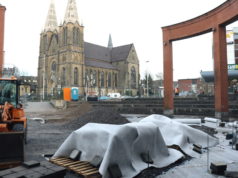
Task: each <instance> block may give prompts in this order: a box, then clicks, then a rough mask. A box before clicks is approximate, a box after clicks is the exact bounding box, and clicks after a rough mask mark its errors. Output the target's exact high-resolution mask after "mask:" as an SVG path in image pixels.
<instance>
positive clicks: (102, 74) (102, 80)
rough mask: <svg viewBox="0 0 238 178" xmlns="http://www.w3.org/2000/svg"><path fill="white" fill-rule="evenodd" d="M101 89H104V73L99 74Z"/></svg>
mask: <svg viewBox="0 0 238 178" xmlns="http://www.w3.org/2000/svg"><path fill="white" fill-rule="evenodd" d="M101 87H104V72H101Z"/></svg>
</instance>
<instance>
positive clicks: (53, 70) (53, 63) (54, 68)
mask: <svg viewBox="0 0 238 178" xmlns="http://www.w3.org/2000/svg"><path fill="white" fill-rule="evenodd" d="M51 71H52V72H56V62H55V61H53V62H52V64H51Z"/></svg>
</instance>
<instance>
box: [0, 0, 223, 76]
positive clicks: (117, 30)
mask: <svg viewBox="0 0 238 178" xmlns="http://www.w3.org/2000/svg"><path fill="white" fill-rule="evenodd" d="M76 1H77V8H78V14H79V18H80V21H81V23H83V25H84V27H85V28H84V40H85V41H87V42H90V43H94V44H98V45H102V46H107V43H108V36H109V33H111V35H112V41H113V45H114V47H115V46H120V45H125V44H130V43H134V45H135V48H136V51H137V54H138V57H139V60H140V72H141V75H142V78H143V76H144V74H145V72H146V71H149V72H150V73H151V74H152V75H154V76H155V74H158V73H162V72H163V48H162V30H161V27H163V26H167V25H171V24H174V23H178V22H181V21H185V20H188V19H191V18H194V17H196V16H198V15H201V14H203V13H205V12H208V11H210V10H212V9H213V8H215V7H217V6H219V5H220V4H222V3H223V2H224V1H225V0H179V1H178V0H76ZM67 2H68V0H55V6H56V14H57V20H58V23H61V22H63V18H64V14H65V10H66V5H67ZM0 3H1V4H2V5H4V6H6V8H7V10H6V18H5V21H6V23H5V47H4V49H5V64H12V65H15V66H17V67H18V68H19V69H20V70H21V71H23V72H25V73H26V74H28V75H35V76H36V75H37V67H38V56H39V40H40V33H41V31H42V30H43V28H44V25H45V21H46V16H47V12H48V9H49V5H50V0H0ZM173 45H174V46H173V49H174V51H173V57H174V67H173V68H174V79H178V78H193V77H200V71H201V70H212V69H213V61H212V53H211V48H212V36H211V34H210V33H208V34H206V35H203V36H199V37H195V38H191V39H187V40H182V41H177V42H174V43H173ZM146 61H149V62H146Z"/></svg>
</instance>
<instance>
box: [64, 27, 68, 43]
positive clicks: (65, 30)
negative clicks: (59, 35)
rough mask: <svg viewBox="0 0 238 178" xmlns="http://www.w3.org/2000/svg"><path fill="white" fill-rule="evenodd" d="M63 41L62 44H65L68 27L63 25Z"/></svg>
mask: <svg viewBox="0 0 238 178" xmlns="http://www.w3.org/2000/svg"><path fill="white" fill-rule="evenodd" d="M63 33H64V34H63V42H64V45H66V44H67V38H68V37H67V35H68V28H67V27H65V28H64V29H63Z"/></svg>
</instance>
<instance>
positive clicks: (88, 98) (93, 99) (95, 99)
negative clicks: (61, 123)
mask: <svg viewBox="0 0 238 178" xmlns="http://www.w3.org/2000/svg"><path fill="white" fill-rule="evenodd" d="M87 101H98V96H97V95H88V96H87Z"/></svg>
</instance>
